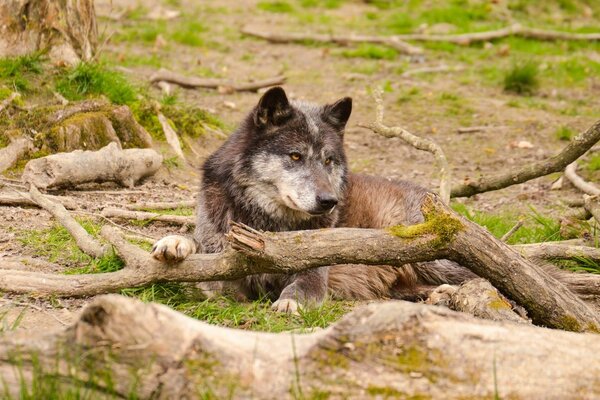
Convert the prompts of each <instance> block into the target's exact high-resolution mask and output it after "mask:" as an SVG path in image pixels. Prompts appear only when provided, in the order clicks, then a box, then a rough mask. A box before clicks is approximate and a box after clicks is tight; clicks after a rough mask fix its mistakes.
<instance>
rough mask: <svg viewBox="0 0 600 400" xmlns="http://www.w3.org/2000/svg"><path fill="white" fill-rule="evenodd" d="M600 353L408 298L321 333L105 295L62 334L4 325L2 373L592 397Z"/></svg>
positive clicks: (180, 392) (162, 392) (224, 394)
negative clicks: (262, 327) (206, 316)
mask: <svg viewBox="0 0 600 400" xmlns="http://www.w3.org/2000/svg"><path fill="white" fill-rule="evenodd" d="M165 327H168V329H165ZM599 352H600V341H599V340H598V337H597V336H596V335H591V334H574V333H569V332H561V331H556V330H548V329H541V328H537V327H533V326H528V325H524V324H514V323H509V322H491V321H484V320H480V319H476V318H473V317H471V316H468V315H465V314H462V313H457V312H453V311H450V310H446V309H443V308H440V307H431V306H426V305H422V304H413V303H408V302H401V301H395V302H386V303H373V304H369V305H366V306H363V307H360V308H357V309H356V310H355V311H353V312H351V313H350V314H348V315H347V316H345V317H344V318H343V319H342V320H341V321H340V322H338V323H336V324H335V325H333V326H332V327H330V328H328V329H326V330H324V331H320V332H316V333H312V334H305V335H302V334H300V335H298V334H294V333H281V334H276V335H275V334H272V333H259V332H248V331H242V330H232V329H227V328H222V327H216V326H213V325H209V324H207V323H204V322H200V321H197V320H193V319H191V318H188V317H185V316H183V315H182V314H180V313H178V312H175V311H173V310H171V309H170V308H168V307H166V306H163V305H158V304H145V303H143V302H141V301H139V300H136V299H131V298H125V297H122V296H116V295H107V296H102V297H100V298H98V299H95V300H94V301H93V302H92V303H91V304H89V305H88V306H87V307H86V308H85V309H84V311H83V312H82V313H81V315H80V317H79V318H78V320H77V321H76V322H75V323H74V324H73V325H72V326H71V327H68V328H66V329H64V330H62V331H59V332H58V333H54V334H46V333H42V332H38V333H35V334H30V333H29V334H27V335H19V334H13V335H3V336H2V337H1V338H0V375H1V376H2V377H3V380H4V384H5V387H6V388H7V392H8V394H10V395H11V396H12V397H14V398H19V397H20V395H21V393H20V391H25V390H27V389H29V388H30V387H31V385H32V384H33V383H32V380H33V379H35V378H37V381H38V382H39V381H40V380H41V379H40V378H41V377H44V378H45V380H44V381H45V382H55V381H56V382H57V383H58V382H60V385H61V386H60V387H61V388H65V389H68V388H71V387H73V388H81V387H82V386H83V387H85V388H86V393H89V394H90V396H91V397H94V398H95V397H104V396H106V394H107V393H109V394H111V395H114V396H117V397H124V398H125V397H127V398H130V397H135V398H140V399H150V398H152V399H156V398H196V397H199V393H200V394H203V393H210V395H211V396H213V397H216V398H230V397H235V398H258V399H262V398H288V397H291V396H290V392H291V393H304V395H306V393H316V392H318V393H327V394H328V395H329V396H331V397H333V398H368V397H372V396H373V393H392V394H396V393H399V394H402V396H403V397H407V398H416V397H426V398H465V397H468V398H493V397H498V398H524V399H532V398H573V397H574V396H575V397H577V398H595V397H598V396H600V389H599V388H598V385H597V384H596V383H597V377H598V375H599V374H600V363H598V362H597V354H598V353H599ZM59 360H60V362H59ZM106 376H109V377H110V379H106ZM49 379H50V380H49ZM90 382H93V383H94V384H93V385H92V384H90ZM298 396H300V395H298Z"/></svg>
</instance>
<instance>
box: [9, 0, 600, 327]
mask: <svg viewBox="0 0 600 400" xmlns="http://www.w3.org/2000/svg"><path fill="white" fill-rule="evenodd" d="M167 3H168V4H167V5H164V4H162V6H163V7H166V8H175V9H179V10H181V11H183V12H184V13H185V10H187V9H196V8H198V4H197V2H195V1H191V0H187V1H181V2H176V3H175V4H179V5H178V6H171V5H169V4H171V2H167ZM256 5H257V2H256V1H249V0H243V1H240V0H224V1H220V2H219V10H221V12H216V11H214V10H209V7H208V6H203V7H199V9H203V10H205V11H200V15H201V16H204V19H203V20H202V21H201V22H202V24H204V25H205V26H207V27H208V28H207V29H208V33H204V34H203V35H204V37H209V38H210V41H211V43H215V46H214V48H212V47H210V46H209V47H202V48H197V47H190V46H184V45H180V44H177V43H168V44H167V45H160V44H158V45H153V44H151V45H148V44H144V43H137V42H122V41H121V42H119V41H111V40H109V41H107V42H106V43H105V45H103V48H102V52H103V56H104V57H106V58H107V59H108V60H111V62H115V63H117V62H118V60H120V59H126V58H128V57H129V58H131V57H134V56H139V57H141V56H146V57H147V56H155V57H157V58H158V59H159V60H160V65H161V66H162V67H165V68H168V69H170V70H173V71H176V72H179V73H183V74H188V75H192V73H193V71H199V70H202V71H207V70H208V71H210V72H211V73H212V74H214V75H217V76H221V77H224V78H229V79H232V80H235V81H240V82H245V81H248V80H253V79H263V78H267V77H271V76H276V75H278V74H282V73H283V74H284V75H285V76H286V77H287V83H286V85H285V88H286V90H287V91H288V94H289V95H290V97H293V98H297V99H304V100H307V101H312V102H317V103H326V102H334V101H335V100H337V99H338V98H341V97H344V96H351V97H352V98H353V100H354V106H353V113H352V117H351V118H350V121H349V124H348V128H347V131H346V137H345V143H346V150H347V154H348V158H349V160H350V166H351V169H352V170H353V171H355V172H360V173H367V174H378V175H383V176H386V177H389V178H394V179H407V180H411V181H414V182H417V183H419V184H422V185H425V186H427V187H429V188H432V189H435V188H436V186H437V184H438V182H437V176H436V166H435V163H434V159H433V157H432V156H431V155H430V154H428V153H424V152H421V151H418V150H416V149H414V148H411V147H410V146H408V145H406V144H404V143H402V142H401V141H400V140H398V139H386V138H383V137H379V136H377V135H376V134H374V133H373V132H370V131H369V130H367V129H365V128H361V127H359V124H361V123H363V124H364V123H368V122H369V121H371V120H372V119H373V116H374V102H373V100H372V97H371V95H370V90H369V88H371V87H375V86H377V85H381V84H384V85H386V87H387V89H388V90H387V91H386V93H385V97H384V99H385V104H386V117H385V121H386V123H387V124H388V125H399V126H403V127H405V128H406V129H408V130H410V131H411V132H413V133H415V134H418V135H422V136H426V137H429V138H431V139H433V140H435V141H436V142H437V143H438V144H439V145H441V146H442V148H443V149H444V150H445V151H446V154H447V156H448V159H449V162H450V164H451V165H452V172H453V181H454V182H455V183H459V182H461V181H462V180H463V179H466V178H470V179H476V178H478V177H479V176H480V175H483V176H487V175H491V174H495V173H497V172H501V171H505V170H506V169H508V168H511V167H513V166H517V165H526V164H528V163H531V162H533V161H535V160H539V159H542V158H545V157H548V156H550V155H552V154H555V153H556V152H558V151H559V150H560V149H561V148H562V147H564V145H565V143H566V142H563V141H559V140H557V139H556V137H555V131H556V129H557V127H559V126H563V125H564V126H569V127H570V128H572V129H573V130H575V131H576V132H578V131H582V130H585V129H586V128H588V127H589V126H591V124H592V123H593V122H594V121H595V120H596V119H597V117H598V115H595V116H594V115H590V113H584V114H583V115H578V114H575V115H568V114H566V113H561V112H559V110H560V109H564V108H565V107H566V106H569V105H571V104H585V107H587V109H595V110H600V96H597V94H598V92H599V90H600V77H596V79H595V80H592V81H591V82H590V83H589V85H588V86H589V87H584V88H582V87H564V86H563V87H560V88H552V87H544V88H541V89H540V93H539V94H538V98H539V99H540V101H541V102H543V104H544V107H529V106H527V105H526V106H521V107H514V106H513V105H514V102H515V101H521V99H520V98H519V97H518V96H515V95H510V94H506V93H504V92H503V91H502V88H501V87H500V86H493V85H488V84H482V83H481V82H479V81H478V80H477V79H468V78H469V77H470V74H472V72H473V70H475V69H477V68H479V67H480V66H479V65H477V64H475V65H465V67H467V71H466V72H446V73H439V74H424V75H415V76H412V77H409V78H401V77H400V76H399V74H398V73H396V70H397V69H398V68H400V67H402V68H406V69H413V68H422V67H426V66H438V65H440V64H444V63H446V62H448V63H455V59H451V60H446V59H444V57H443V55H440V54H439V53H435V55H434V56H431V55H427V52H426V56H425V57H424V58H422V59H412V60H411V59H408V58H407V57H404V56H398V58H397V59H393V60H363V59H351V58H344V57H341V56H340V55H339V49H338V48H336V47H315V46H305V45H299V44H269V43H266V42H264V41H261V40H257V39H251V38H245V37H242V36H241V35H239V34H238V33H237V32H238V28H239V27H241V26H242V25H244V24H246V23H251V24H252V26H255V27H259V28H262V29H265V30H270V31H277V30H294V29H295V30H296V31H301V30H302V29H303V26H302V25H301V24H299V23H298V22H297V21H296V20H294V19H293V18H292V17H291V16H289V15H287V14H273V13H268V12H258V11H257V7H256ZM156 6H158V2H153V1H144V2H143V8H144V9H145V10H153V9H154V8H155V7H156ZM96 7H97V11H98V14H99V15H108V14H110V13H113V14H115V13H118V11H120V10H124V9H130V10H132V9H135V8H136V7H138V2H137V1H134V0H97V1H96ZM372 10H373V7H372V6H369V5H367V4H364V3H360V2H352V3H348V4H346V5H344V6H343V7H341V8H339V9H336V10H331V11H330V13H331V15H333V16H336V15H337V16H339V17H340V18H342V17H343V18H346V19H349V18H351V17H352V16H360V15H362V14H363V13H365V12H366V11H372ZM203 13H204V14H203ZM99 23H100V31H101V32H104V35H105V37H110V36H111V35H112V34H118V33H119V32H121V31H122V30H123V29H125V28H126V27H127V26H128V25H129V24H130V23H131V21H129V20H128V19H127V18H123V19H120V20H116V21H115V20H111V19H107V18H101V19H100V20H99ZM177 23H178V22H177V20H173V21H168V22H167V24H177ZM591 53H593V51H591ZM590 57H591V56H590ZM115 60H116V61H115ZM482 62H485V61H482ZM487 62H488V63H493V62H495V61H494V60H490V61H487ZM360 67H364V68H365V69H367V68H371V70H369V72H368V73H361V72H360V69H361V68H360ZM156 69H157V68H156V67H154V66H147V65H142V66H127V67H126V68H124V71H125V72H126V75H127V76H128V77H129V78H130V79H132V80H133V81H134V82H137V83H138V84H144V85H147V84H148V82H149V77H150V75H151V74H152V73H153V72H154V71H155V70H156ZM413 88H416V89H415V90H414V91H415V92H418V96H416V97H417V98H416V99H415V100H414V101H412V100H411V101H401V100H399V98H400V97H401V95H402V94H404V93H408V92H410V91H411V89H413ZM149 90H150V91H152V93H155V94H156V95H157V96H160V94H159V89H158V88H155V87H151V88H150V89H149ZM390 91H391V92H390ZM594 92H595V93H596V95H594V94H593V93H594ZM177 93H178V96H179V99H180V101H182V102H185V103H187V104H191V105H197V106H199V107H202V108H205V109H208V110H212V111H213V112H214V113H215V114H217V115H218V116H219V118H220V119H222V120H223V121H225V122H226V124H227V125H229V126H231V127H232V128H233V127H235V125H236V123H237V122H238V121H240V119H241V118H242V117H243V116H244V115H245V113H246V112H248V110H250V109H251V108H252V107H253V106H254V105H255V104H256V102H257V101H258V98H259V96H260V95H259V94H257V93H233V94H221V93H218V92H216V91H212V90H202V89H200V90H187V89H178V90H177ZM442 93H450V94H452V95H454V96H455V97H454V98H455V99H458V100H454V101H453V100H451V101H450V105H449V103H448V102H447V101H443V100H440V95H441V94H442ZM453 104H454V107H458V111H452V109H451V107H452V105H453ZM482 125H483V126H487V127H488V128H487V129H485V130H483V131H481V132H477V133H468V134H459V133H457V129H458V128H460V127H465V126H482ZM519 141H528V142H530V143H531V144H532V146H531V148H518V147H515V143H516V142H519ZM221 143H222V139H220V138H218V137H214V136H211V135H207V136H206V137H201V138H199V139H197V142H196V143H195V146H194V147H195V149H196V150H197V152H198V153H199V155H200V157H197V156H195V157H193V159H192V160H191V164H193V165H194V166H196V167H197V166H198V165H200V164H201V162H202V158H203V157H206V156H207V155H208V154H210V153H211V152H212V151H214V150H215V149H216V148H217V147H218V146H219V145H220V144H221ZM162 150H163V151H168V150H167V149H166V148H164V147H163V148H162ZM12 178H18V177H14V176H13V177H12ZM556 178H557V176H551V177H546V178H540V179H536V180H533V181H531V182H528V183H525V184H521V185H517V186H513V187H511V188H507V189H504V190H501V191H497V192H492V193H486V194H482V195H478V196H474V197H472V198H470V199H467V200H462V199H461V200H458V201H461V202H467V203H469V204H470V205H471V206H473V207H474V208H476V209H478V210H485V211H492V212H503V211H506V210H509V211H510V212H512V213H524V214H527V213H529V211H530V207H534V208H536V209H537V210H538V211H541V212H543V213H551V214H554V215H557V214H560V213H562V212H564V207H561V206H560V200H561V199H567V198H571V199H576V198H579V197H580V194H579V193H578V192H576V191H575V190H574V189H572V188H569V187H565V188H564V189H563V190H560V191H551V190H550V185H551V183H552V182H553V181H554V180H555V179H556ZM0 182H3V183H4V184H6V185H5V186H4V187H3V188H1V189H0V190H1V191H2V192H6V193H14V191H13V190H14V187H13V186H12V185H14V184H15V183H14V182H11V181H6V180H2V181H0ZM197 183H198V173H197V170H196V169H195V168H194V167H191V166H184V167H181V168H176V169H171V170H167V169H165V170H164V171H161V173H160V174H158V175H157V176H156V177H154V178H152V179H151V180H150V181H147V182H145V183H143V184H142V185H141V186H139V187H136V188H135V190H136V191H139V192H131V191H127V190H126V189H122V188H118V187H115V186H110V185H108V186H107V185H102V186H91V187H88V188H84V189H85V190H77V191H75V190H74V191H68V192H58V193H53V194H62V195H68V196H71V197H73V198H75V199H77V201H78V202H79V204H80V205H81V208H82V210H85V211H88V212H98V211H99V210H100V209H101V208H102V207H103V206H106V205H122V204H124V203H133V202H139V201H174V200H178V199H191V198H193V197H194V195H195V190H196V186H197ZM16 189H18V187H16ZM86 190H87V191H86ZM89 190H93V192H90V191H89ZM103 190H105V191H106V190H109V191H124V192H123V193H122V194H118V193H117V194H102V193H100V192H98V191H103ZM51 224H52V221H51V219H50V217H49V215H48V214H47V213H46V212H45V211H41V210H38V209H33V208H19V207H0V264H2V265H3V266H4V265H9V266H10V263H9V261H10V260H16V259H22V258H23V257H25V258H27V259H29V260H31V259H34V260H42V262H40V263H38V264H35V262H31V261H30V262H29V264H30V265H33V264H35V268H36V269H37V270H42V271H52V270H53V269H56V268H57V267H56V264H53V263H49V262H43V261H48V260H46V259H45V258H44V257H43V256H40V255H38V254H35V252H34V251H32V249H30V248H28V247H27V246H26V245H24V244H22V243H21V242H20V241H19V240H16V237H18V236H19V232H21V231H24V230H31V229H44V228H47V227H49V226H51ZM132 229H139V230H140V231H143V232H144V233H146V234H148V235H152V236H154V237H157V238H158V237H160V236H162V235H166V234H168V233H175V232H177V230H178V229H179V228H178V227H172V226H167V225H160V224H157V223H155V224H149V225H147V226H145V227H143V228H141V227H136V226H132ZM59 268H62V267H59ZM88 300H89V299H65V300H60V301H52V302H50V301H42V300H35V299H32V298H30V297H23V296H11V295H4V296H3V298H2V299H0V313H2V312H4V311H7V312H8V314H7V316H6V318H5V319H4V322H5V324H7V323H8V324H9V325H10V324H12V322H14V321H15V319H17V318H18V317H19V315H20V313H21V312H22V310H25V311H24V314H23V319H22V321H21V322H20V324H18V327H17V329H20V330H40V329H43V330H51V329H56V328H60V327H62V326H63V325H64V324H68V323H69V322H71V321H73V319H74V318H75V316H76V315H77V313H78V311H79V309H80V307H81V306H82V305H84V304H85V303H86V302H87V301H88ZM28 302H29V303H30V304H31V306H27V304H28ZM3 310H4V311H3Z"/></svg>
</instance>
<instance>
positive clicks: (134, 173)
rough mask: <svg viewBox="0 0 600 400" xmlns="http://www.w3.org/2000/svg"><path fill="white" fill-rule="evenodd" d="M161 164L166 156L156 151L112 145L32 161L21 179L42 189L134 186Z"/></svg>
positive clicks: (156, 169) (112, 143)
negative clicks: (102, 184) (96, 184)
mask: <svg viewBox="0 0 600 400" xmlns="http://www.w3.org/2000/svg"><path fill="white" fill-rule="evenodd" d="M161 165H162V156H161V155H160V154H158V153H157V152H156V151H154V150H152V149H127V150H122V149H121V148H120V146H119V145H118V144H117V143H114V142H111V143H110V144H108V145H107V146H105V147H103V148H102V149H100V150H98V151H81V150H75V151H72V152H70V153H58V154H53V155H50V156H46V157H42V158H37V159H34V160H30V161H29V162H28V163H27V165H25V170H24V171H23V175H22V176H21V179H22V180H23V181H24V182H28V183H30V184H32V185H34V186H36V187H38V188H40V189H48V188H59V187H72V186H76V185H78V184H82V183H89V182H116V183H118V184H120V185H122V186H126V187H132V186H133V185H134V184H135V183H136V182H138V181H139V180H141V179H142V178H145V177H147V176H150V175H152V174H154V173H155V172H156V171H158V169H159V168H160V166H161Z"/></svg>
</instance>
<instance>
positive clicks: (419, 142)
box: [366, 88, 451, 204]
mask: <svg viewBox="0 0 600 400" xmlns="http://www.w3.org/2000/svg"><path fill="white" fill-rule="evenodd" d="M382 92H383V91H382V90H381V89H380V88H378V89H375V90H374V92H373V97H374V99H375V104H376V114H375V122H374V123H372V124H369V125H366V127H367V128H369V129H371V130H372V131H373V132H375V133H377V134H379V135H382V136H385V137H388V138H389V137H398V138H400V139H402V140H404V141H405V142H406V143H408V144H410V145H411V146H413V147H414V148H416V149H419V150H424V151H427V152H429V153H431V154H433V156H434V157H435V160H436V162H437V164H438V168H439V170H440V197H441V199H442V201H443V202H444V203H445V204H449V203H450V185H451V172H450V168H449V167H448V160H447V159H446V155H445V154H444V151H443V150H442V148H441V147H440V146H438V145H437V144H436V143H435V142H433V141H432V140H430V139H426V138H421V137H418V136H416V135H414V134H412V133H410V132H409V131H407V130H406V129H404V128H402V127H397V126H395V127H388V126H386V125H384V124H383V111H384V107H383V99H382Z"/></svg>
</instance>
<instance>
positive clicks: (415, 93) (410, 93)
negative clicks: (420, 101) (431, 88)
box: [396, 87, 421, 104]
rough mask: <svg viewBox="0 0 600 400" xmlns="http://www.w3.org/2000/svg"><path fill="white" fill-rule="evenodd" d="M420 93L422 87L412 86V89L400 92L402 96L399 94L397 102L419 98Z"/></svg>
mask: <svg viewBox="0 0 600 400" xmlns="http://www.w3.org/2000/svg"><path fill="white" fill-rule="evenodd" d="M420 95H421V89H419V88H418V87H412V88H410V89H407V90H403V91H402V93H400V96H398V98H397V99H396V102H397V103H398V104H402V103H407V102H409V101H412V100H414V99H416V98H418V97H419V96H420Z"/></svg>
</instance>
